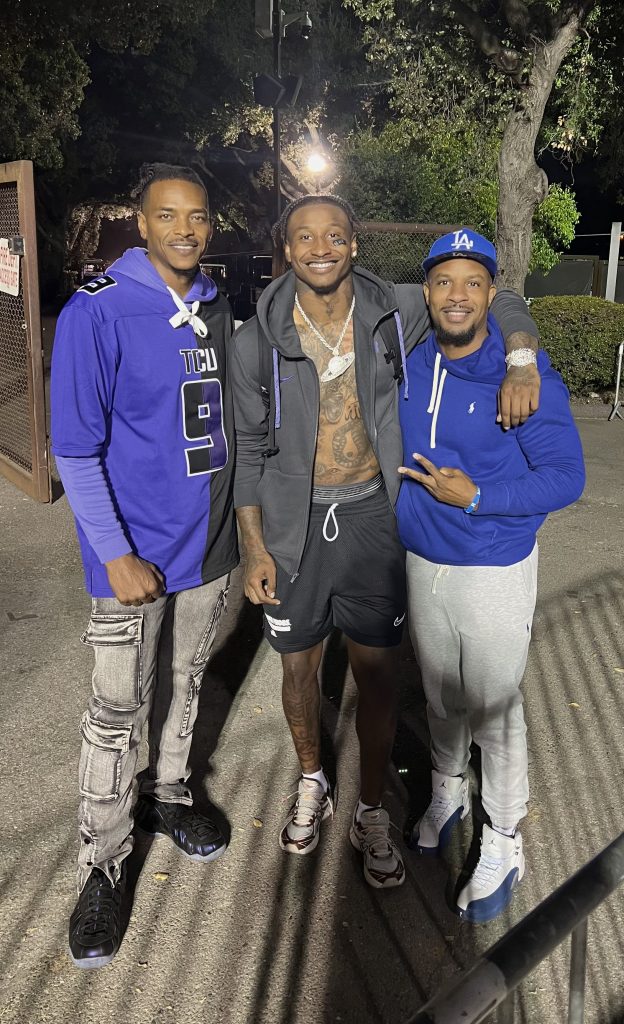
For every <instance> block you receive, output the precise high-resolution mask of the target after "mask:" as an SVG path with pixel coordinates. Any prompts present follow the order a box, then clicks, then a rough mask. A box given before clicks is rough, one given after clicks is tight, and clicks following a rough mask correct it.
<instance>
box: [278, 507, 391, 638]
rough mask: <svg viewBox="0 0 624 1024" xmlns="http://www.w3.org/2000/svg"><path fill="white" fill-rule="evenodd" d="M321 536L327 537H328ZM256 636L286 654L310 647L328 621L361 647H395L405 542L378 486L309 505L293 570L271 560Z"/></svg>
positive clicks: (327, 629)
mask: <svg viewBox="0 0 624 1024" xmlns="http://www.w3.org/2000/svg"><path fill="white" fill-rule="evenodd" d="M328 538H329V539H328ZM275 596H276V597H277V598H279V600H280V601H281V604H280V605H265V608H264V635H265V636H266V638H267V640H268V641H269V643H270V644H271V647H273V648H274V649H275V650H276V651H279V652H280V653H281V654H287V653H289V652H294V651H304V650H307V648H308V647H314V646H315V645H316V644H318V643H320V642H321V641H323V640H324V639H325V637H326V636H328V635H329V633H330V632H331V630H332V629H333V627H334V626H337V627H338V629H341V630H342V631H343V633H345V634H346V636H348V637H349V638H350V639H351V640H355V642H356V643H358V644H364V645H366V646H367V647H395V646H396V645H397V644H399V643H400V642H401V636H402V633H403V621H404V619H405V606H406V584H405V549H404V548H403V546H402V545H401V543H400V542H399V539H398V536H397V527H396V517H395V514H394V512H393V510H392V507H391V505H390V502H389V500H388V496H387V494H386V491H385V489H384V488H383V487H382V488H380V489H379V490H378V491H376V492H375V493H374V494H372V495H369V496H367V497H365V498H362V499H361V500H360V501H350V502H346V503H344V504H340V505H327V504H316V503H314V504H313V505H312V509H311V515H310V525H309V527H308V536H307V540H306V545H305V549H304V552H303V558H302V559H301V565H300V567H299V575H298V576H297V577H296V578H295V580H294V581H293V582H291V577H290V576H289V575H288V573H286V572H284V570H283V569H282V568H281V567H280V566H279V565H278V566H277V587H276V594H275Z"/></svg>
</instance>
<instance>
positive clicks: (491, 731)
mask: <svg viewBox="0 0 624 1024" xmlns="http://www.w3.org/2000/svg"><path fill="white" fill-rule="evenodd" d="M423 267H424V269H425V272H426V274H427V283H426V286H425V297H426V300H427V304H428V306H429V313H430V316H431V321H432V324H433V327H434V330H433V332H432V334H431V335H430V336H429V338H428V339H427V341H426V342H425V344H423V345H420V346H418V347H417V348H415V349H414V350H413V352H412V353H411V355H410V356H409V358H408V361H407V367H408V373H409V381H410V391H409V398H408V400H407V401H401V402H400V418H401V428H402V433H403V444H404V461H405V466H402V467H401V468H400V470H399V472H400V473H402V474H403V475H404V477H405V478H407V479H405V480H404V482H403V485H402V488H401V492H400V495H399V501H398V505H397V516H398V522H399V535H400V538H401V540H402V542H403V544H404V546H405V547H406V548H407V551H408V555H407V578H408V593H409V623H410V632H411V636H412V641H413V643H414V648H415V652H416V657H417V659H418V662H419V665H420V671H421V675H422V681H423V686H424V690H425V695H426V698H427V715H428V720H429V729H430V734H431V753H432V762H433V772H432V788H433V795H432V799H431V803H430V804H429V807H428V808H427V810H426V812H425V814H424V815H423V817H422V818H421V819H420V821H419V822H417V824H416V825H415V826H414V829H413V832H412V837H411V839H412V845H413V846H414V847H415V848H416V849H418V850H419V851H420V852H421V853H423V854H432V855H436V854H438V853H439V852H440V851H441V850H442V849H443V848H444V846H445V845H446V844H447V843H448V841H449V838H450V834H451V832H452V829H453V827H454V826H455V825H456V824H457V823H458V822H459V821H460V820H461V819H462V818H464V817H466V815H467V814H468V813H469V811H470V800H469V785H468V778H467V774H466V773H467V770H468V763H469V758H470V744H471V741H472V740H474V741H475V742H476V743H477V744H478V745H479V746H480V748H481V764H482V793H481V797H482V802H483V807H484V810H485V811H486V813H487V815H488V816H489V819H490V823H489V824H486V825H484V827H483V833H482V837H481V853H480V857H479V861H478V863H477V865H476V868H475V870H474V872H473V873H472V875H471V877H470V878H469V880H468V882H467V883H466V885H464V887H463V888H462V890H461V892H460V894H459V897H458V900H457V910H458V912H459V913H460V915H461V916H463V917H464V918H466V919H467V920H470V921H489V920H491V919H492V918H494V917H496V916H497V915H498V914H499V913H501V911H502V910H503V909H504V908H505V907H506V906H507V904H508V903H509V901H510V900H511V897H512V893H513V889H514V887H515V885H516V884H517V882H519V881H520V879H521V878H522V876H523V873H524V867H525V865H524V855H523V850H522V837H521V835H520V833H519V832H518V831H517V825H518V822H519V821H520V819H521V818H523V817H524V815H525V814H526V808H527V800H528V795H529V793H528V762H527V746H526V726H525V722H524V713H523V709H522V694H521V691H520V684H521V682H522V676H523V673H524V669H525V665H526V660H527V655H528V648H529V640H530V636H531V622H532V618H533V612H534V608H535V600H536V584H537V543H536V533H537V530H538V529H539V527H540V526H541V524H542V523H543V522H544V520H545V518H546V515H547V513H548V512H552V511H554V510H555V509H560V508H563V507H564V506H565V505H569V504H570V503H571V502H573V501H576V500H577V499H578V498H579V497H580V495H581V493H582V491H583V486H584V482H585V474H584V466H583V454H582V449H581V443H580V440H579V436H578V433H577V431H576V427H575V425H574V422H573V419H572V415H571V412H570V407H569V395H568V392H567V390H566V387H565V385H564V384H563V381H562V380H561V377H560V376H559V374H558V373H556V372H555V371H554V370H553V369H552V367H551V366H550V364H549V361H548V357H547V355H546V353H545V352H543V351H540V352H539V355H538V369H539V371H540V374H541V378H542V390H541V397H540V407H539V410H538V411H537V412H536V413H535V415H533V416H532V417H531V418H530V419H527V420H526V422H525V423H523V424H522V425H521V426H519V427H517V428H515V429H513V430H510V431H504V430H502V429H501V427H500V425H499V424H497V422H496V412H497V406H496V393H497V389H498V385H499V381H500V379H501V376H502V374H503V373H504V372H505V346H504V343H503V338H502V336H501V333H500V330H499V329H498V327H497V325H496V322H495V321H494V319H493V318H492V317H491V316H490V315H489V314H488V310H489V306H490V303H491V302H492V300H493V298H494V295H495V291H496V290H495V288H494V278H495V277H496V272H497V266H496V251H495V249H494V246H493V245H492V244H491V242H489V241H488V240H487V239H485V238H483V236H482V235H478V234H476V233H475V232H472V231H469V230H466V229H463V230H461V231H456V232H452V233H451V234H449V235H446V236H444V237H443V238H440V239H438V240H437V241H436V242H435V244H434V245H433V247H432V249H431V251H430V253H429V256H428V257H427V259H426V260H425V261H424V263H423ZM412 460H415V461H416V462H417V463H418V469H416V470H415V469H412V468H408V467H411V466H412V465H413V461H412Z"/></svg>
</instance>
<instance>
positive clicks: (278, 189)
mask: <svg viewBox="0 0 624 1024" xmlns="http://www.w3.org/2000/svg"><path fill="white" fill-rule="evenodd" d="M272 13H273V17H272V22H273V75H274V77H275V78H276V79H277V81H278V82H279V80H280V78H281V77H282V14H283V11H282V9H281V7H280V0H273V12H272ZM273 189H274V193H275V222H276V223H277V221H278V220H279V219H280V216H281V213H282V112H281V110H280V108H279V103H278V102H276V103H275V106H274V107H273Z"/></svg>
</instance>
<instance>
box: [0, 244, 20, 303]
mask: <svg viewBox="0 0 624 1024" xmlns="http://www.w3.org/2000/svg"><path fill="white" fill-rule="evenodd" d="M19 261H20V258H19V256H17V255H16V254H15V253H13V252H11V251H10V249H9V240H8V239H7V238H0V292H6V294H7V295H19V289H20V265H19Z"/></svg>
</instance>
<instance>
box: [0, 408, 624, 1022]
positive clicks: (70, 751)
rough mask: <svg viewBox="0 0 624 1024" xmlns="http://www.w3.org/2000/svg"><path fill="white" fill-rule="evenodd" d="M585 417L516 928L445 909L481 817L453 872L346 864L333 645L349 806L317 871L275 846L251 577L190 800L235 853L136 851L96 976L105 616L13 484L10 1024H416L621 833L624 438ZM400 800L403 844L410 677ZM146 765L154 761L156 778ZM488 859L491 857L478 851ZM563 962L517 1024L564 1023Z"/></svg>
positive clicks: (64, 528)
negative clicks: (83, 835) (82, 729)
mask: <svg viewBox="0 0 624 1024" xmlns="http://www.w3.org/2000/svg"><path fill="white" fill-rule="evenodd" d="M606 411H607V410H606V408H605V407H604V406H592V407H577V408H576V415H577V420H578V424H579V428H580V431H581V435H582V438H583V443H584V447H585V452H586V458H587V468H588V485H587V489H586V492H585V495H584V496H583V498H582V499H581V500H580V501H579V502H577V503H576V504H575V505H574V506H572V507H570V508H568V509H565V510H564V511H562V512H559V513H557V514H555V515H553V516H551V517H550V518H549V520H548V522H547V524H546V526H545V527H544V528H543V529H542V531H541V533H540V577H539V580H540V584H539V585H540V590H539V600H538V609H537V614H536V618H535V628H534V638H533V644H532V648H531V653H530V658H529V665H528V669H527V673H526V677H525V684H524V691H525V697H526V712H527V720H528V730H529V754H530V774H531V777H530V784H531V803H530V810H529V814H528V817H527V819H526V820H525V822H524V823H523V825H522V832H523V836H524V842H525V850H526V855H527V874H526V877H525V880H524V881H523V883H522V885H521V886H520V887H519V888H518V891H517V894H516V897H515V898H514V901H513V903H512V905H511V908H510V909H509V911H508V912H507V913H505V914H504V915H503V917H502V918H501V919H499V920H498V921H496V922H493V923H492V924H490V925H486V926H472V925H470V924H466V923H461V922H460V921H459V919H458V918H457V917H456V916H455V915H454V914H453V913H452V911H451V910H450V909H449V903H450V902H451V900H452V896H453V892H454V891H456V888H457V882H458V879H459V876H460V872H461V870H462V867H463V866H464V864H465V861H466V858H467V857H469V856H470V848H471V840H472V835H473V824H474V821H475V818H477V819H478V807H475V814H474V815H473V816H471V817H469V818H467V819H466V821H465V822H464V823H463V825H462V827H461V829H460V830H458V834H457V838H456V840H455V841H454V842H453V844H452V845H451V847H450V848H449V851H448V853H447V855H446V858H445V860H435V859H434V860H427V859H423V858H418V857H417V856H416V855H415V854H413V853H411V852H410V851H407V850H406V851H405V857H406V865H407V880H406V883H405V885H404V886H403V887H402V888H400V889H398V890H394V891H392V892H387V893H385V892H378V891H376V890H373V889H371V888H369V887H368V886H367V885H366V883H365V882H364V879H363V877H362V873H361V864H360V861H359V859H358V855H357V854H356V853H355V851H354V850H353V849H352V848H351V846H350V844H349V841H348V827H349V820H350V815H351V813H352V809H353V806H354V803H355V800H356V798H357V795H358V791H357V745H356V741H355V731H354V714H355V692H354V685H353V680H352V678H351V676H350V673H349V672H348V669H347V664H346V658H345V651H344V646H343V645H342V643H341V639H340V637H339V636H338V635H336V636H333V637H332V638H331V639H330V641H329V642H328V645H327V650H326V654H325V659H324V665H323V680H322V686H323V694H324V699H323V727H324V745H325V755H324V757H325V761H326V763H327V764H328V765H329V767H330V769H331V770H335V771H336V774H337V778H338V782H339V799H338V806H337V811H336V814H335V817H334V818H333V820H328V821H327V822H325V824H324V825H323V830H322V839H321V844H320V846H319V848H318V849H317V851H316V852H315V853H314V854H312V855H311V856H308V857H292V856H287V855H286V854H284V853H282V851H281V850H280V849H279V847H278V844H277V835H278V832H279V829H280V827H281V824H282V822H283V818H284V815H285V813H286V811H287V809H288V806H289V802H290V798H291V794H292V793H293V791H294V790H295V788H296V782H297V764H296V760H295V757H294V753H293V750H292V747H291V743H290V738H289V734H288V730H287V727H286V723H285V721H284V718H283V714H282V710H281V704H280V670H279V659H278V658H277V656H276V655H275V654H274V653H273V652H272V651H271V650H270V649H269V648H268V646H267V645H266V643H265V642H264V641H263V640H262V639H261V622H260V618H259V614H258V610H257V609H253V608H252V607H251V606H250V605H248V604H247V603H246V602H245V600H244V598H243V596H242V594H241V589H240V571H238V572H237V573H236V574H235V578H234V584H233V587H232V591H231V599H230V603H229V612H228V615H227V618H226V622H225V626H224V628H223V629H222V632H221V634H220V637H219V640H218V644H217V647H216V649H215V653H214V656H213V658H212V661H211V663H210V666H209V669H208V671H207V674H206V677H205V679H204V683H203V687H202V691H201V705H200V716H199V721H198V725H197V727H196V730H195V739H194V745H193V754H192V760H193V768H194V771H193V777H192V785H193V789H194V792H195V795H196V800H197V803H198V805H199V806H202V807H208V806H212V807H213V808H214V810H215V814H216V815H217V816H218V817H219V819H220V821H221V822H222V824H223V826H224V827H225V828H226V829H227V830H228V832H229V835H230V846H229V850H228V851H227V853H226V855H225V856H224V857H223V858H221V859H220V860H219V861H216V862H215V863H213V864H208V865H201V864H197V863H194V862H190V861H187V860H185V859H184V858H183V857H182V855H181V854H179V853H178V851H176V849H175V848H174V847H173V846H172V845H171V844H169V843H168V842H167V841H166V840H165V841H159V842H150V841H149V840H147V839H145V838H142V839H139V841H138V842H137V846H136V849H135V852H134V854H133V856H132V858H131V872H130V873H131V880H132V884H131V905H130V906H129V909H128V913H129V922H128V928H127V932H126V935H125V938H124V941H123V945H122V947H121V949H120V951H119V954H118V956H117V957H116V959H115V960H114V961H113V963H112V964H111V965H110V966H108V967H106V968H104V969H102V970H100V971H80V970H78V969H76V968H75V967H74V966H73V965H72V963H71V962H70V960H69V958H68V954H67V948H66V935H67V922H68V917H69V914H70V912H71V910H72V908H73V905H74V902H75V895H76V894H75V888H74V858H75V855H76V848H77V836H76V827H75V826H76V808H77V792H76V775H77V761H78V750H79V735H78V722H79V718H80V716H81V714H82V711H83V710H84V707H85V704H86V701H87V697H88V694H89V691H90V671H91V652H90V649H89V648H87V647H84V646H83V645H81V644H80V642H79V636H80V633H81V632H82V630H83V629H84V626H85V623H86V621H87V618H88V614H89V600H88V598H87V596H86V595H85V592H84V590H83V584H82V572H81V565H80V558H79V553H78V547H77V544H76V540H75V537H74V531H73V522H72V518H71V514H70V512H69V509H68V506H67V501H66V499H65V498H64V497H63V498H61V499H60V500H57V501H55V502H54V504H52V505H49V506H43V505H37V504H36V503H34V502H33V501H31V500H30V499H29V498H26V497H24V496H22V494H21V493H20V492H19V491H17V490H16V489H14V488H13V487H12V486H11V485H10V484H8V483H7V482H6V481H4V480H1V479H0V513H1V522H2V531H1V533H0V566H1V580H0V659H1V660H0V665H1V666H2V675H1V682H0V714H1V718H2V744H1V750H0V772H1V778H2V780H3V786H2V791H1V794H0V799H1V800H2V808H3V809H2V814H1V816H0V835H1V842H0V964H1V969H0V1022H1V1024H44V1022H45V1024H74V1022H76V1024H78V1022H80V1024H117V1022H119V1024H122V1022H123V1024H200V1022H201V1024H269V1022H270V1024H329V1022H334V1021H342V1022H344V1024H347V1022H348V1024H404V1022H405V1021H406V1020H407V1019H408V1017H409V1016H410V1015H411V1014H413V1013H414V1012H415V1010H416V1009H418V1007H419V1006H420V1005H421V1004H422V1003H423V1002H424V1001H425V1000H426V999H427V998H428V997H429V996H431V995H432V994H433V993H434V992H435V991H437V989H438V988H439V987H440V986H441V985H443V984H444V983H446V982H447V981H448V979H449V978H450V977H451V976H452V975H453V974H455V973H456V972H458V971H460V970H462V969H464V968H466V967H468V966H469V965H470V964H471V963H473V962H474V960H475V959H476V958H477V957H478V956H479V954H480V953H482V952H483V951H484V950H486V949H487V948H488V947H489V946H490V945H491V944H492V943H493V942H494V941H495V940H496V939H497V938H499V936H501V935H502V934H503V933H504V932H505V931H506V930H507V929H508V928H509V927H510V926H511V925H512V924H514V923H515V922H516V921H518V920H519V919H520V918H521V917H522V916H523V915H524V914H525V913H527V912H528V911H529V910H531V909H532V908H533V907H534V906H536V905H537V904H538V903H539V902H540V901H541V900H542V899H544V898H545V897H546V896H547V895H548V894H549V893H550V892H551V891H552V890H553V889H554V888H555V887H556V886H557V885H559V884H560V883H561V882H563V881H564V880H565V879H566V878H567V877H568V876H569V875H570V874H571V873H572V872H574V871H575V870H576V869H577V868H579V867H580V866H581V865H582V864H584V863H585V862H586V861H587V860H588V859H589V858H590V857H592V856H593V855H594V854H596V853H597V852H598V851H600V850H601V849H602V848H603V847H604V846H605V845H606V844H607V843H609V842H610V841H611V840H612V839H614V838H615V837H616V836H617V835H618V834H619V833H620V832H621V831H622V830H623V829H624V787H623V786H622V777H623V774H622V772H623V753H624V729H623V727H622V723H623V721H624V627H623V623H624V559H623V557H622V543H623V538H624V423H623V422H621V421H619V420H615V421H614V422H612V423H609V422H607V420H606ZM401 681H402V711H401V720H400V725H399V730H398V735H397V742H396V746H395V753H394V761H393V767H392V772H391V777H390V780H389V783H388V789H387V793H386V796H385V802H386V805H387V807H388V809H389V811H390V815H391V818H392V820H393V822H394V823H395V824H396V826H397V829H398V831H397V836H398V837H399V839H400V835H401V830H402V828H403V824H404V822H405V820H406V819H407V818H408V817H409V816H410V815H411V814H414V813H418V811H419V810H422V809H423V808H424V806H425V805H426V803H427V801H428V797H429V791H428V786H429V762H428V754H427V728H426V720H425V715H424V706H423V697H422V691H421V689H420V685H419V681H418V672H417V668H416V665H415V663H414V659H413V655H412V653H411V649H410V646H409V642H408V641H406V642H405V644H404V647H403V657H402V662H401ZM144 759H145V750H144V749H143V750H142V763H143V762H144ZM473 852H474V844H473ZM623 897H624V889H622V890H620V891H618V892H616V893H615V894H614V895H613V896H611V897H610V898H609V899H608V900H607V901H606V902H605V903H604V904H603V906H602V907H601V909H600V910H599V911H598V912H596V914H595V915H594V916H593V917H592V919H591V922H590V929H589V965H588V992H587V1015H586V1020H587V1024H615V1022H616V1021H620V1022H621V1021H624V970H623V962H624V898H623ZM568 959H569V957H568V949H567V946H563V947H560V949H559V950H558V951H557V952H556V953H555V954H553V955H552V956H551V957H550V958H549V959H548V960H547V961H545V962H544V963H543V964H542V965H541V966H540V968H539V969H538V970H536V971H535V972H534V973H533V974H532V975H531V976H530V978H529V979H527V980H526V981H525V982H524V983H523V984H522V986H521V989H520V990H519V993H518V995H517V999H516V1018H515V1019H516V1021H518V1022H520V1021H522V1022H530V1024H533V1022H535V1024H538V1022H539V1024H541V1022H548V1024H550V1022H553V1024H554V1022H560V1021H564V1020H566V1019H567V1017H566V1014H567V971H568Z"/></svg>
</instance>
